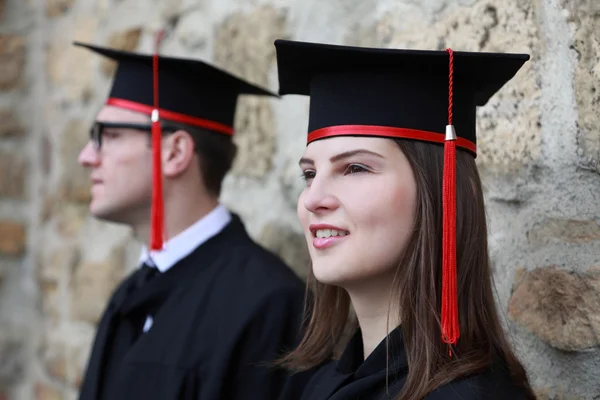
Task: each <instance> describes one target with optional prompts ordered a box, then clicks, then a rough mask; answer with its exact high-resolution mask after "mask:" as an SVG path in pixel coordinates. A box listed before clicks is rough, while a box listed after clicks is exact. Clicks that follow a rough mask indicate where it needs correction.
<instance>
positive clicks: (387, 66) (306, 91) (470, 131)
mask: <svg viewBox="0 0 600 400" xmlns="http://www.w3.org/2000/svg"><path fill="white" fill-rule="evenodd" d="M275 47H276V49H277V64H278V71H279V85H280V89H279V93H280V94H282V95H283V94H300V95H308V96H310V118H309V124H308V131H309V134H313V132H315V131H319V130H321V129H323V128H329V127H334V126H338V127H339V126H348V125H361V126H377V127H390V128H402V129H406V130H416V131H424V132H432V133H438V134H440V135H441V136H440V137H441V139H442V140H441V141H440V142H441V143H443V139H444V133H445V129H444V128H445V126H446V125H447V122H448V80H449V64H448V52H447V51H429V50H400V49H378V48H362V47H350V46H338V45H330V44H319V43H306V42H295V41H288V40H276V41H275ZM453 54H454V73H453V77H454V85H453V107H452V110H453V125H454V126H455V128H456V135H457V136H458V142H457V145H458V146H461V144H462V143H464V140H467V141H469V142H471V143H472V146H469V147H472V148H470V150H471V151H473V152H475V145H476V137H475V110H476V107H477V106H481V105H484V104H485V103H486V102H487V101H488V99H489V98H490V97H491V96H492V95H493V94H494V93H495V92H496V91H498V90H499V89H500V88H501V87H502V86H503V85H504V84H505V83H506V82H507V81H508V80H510V79H511V78H512V77H513V76H514V75H515V74H516V73H517V71H518V70H519V68H521V66H522V65H523V64H524V63H525V62H526V61H527V60H528V59H529V55H527V54H503V53H475V52H459V51H455V52H453ZM329 133H331V131H330V132H329ZM338 133H340V134H341V130H340V129H338ZM415 134H416V135H417V136H418V132H415ZM313 136H317V137H319V136H318V135H313ZM327 136H329V135H327ZM384 136H385V135H384ZM425 136H427V135H425ZM413 139H418V137H415V138H413ZM313 140H314V139H313ZM423 140H427V138H426V137H425V138H424V139H423ZM309 141H311V140H310V138H309Z"/></svg>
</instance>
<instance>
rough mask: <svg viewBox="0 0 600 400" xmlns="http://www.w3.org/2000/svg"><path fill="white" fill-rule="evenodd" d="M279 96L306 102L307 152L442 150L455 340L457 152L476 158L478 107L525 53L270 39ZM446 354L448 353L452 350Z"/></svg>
mask: <svg viewBox="0 0 600 400" xmlns="http://www.w3.org/2000/svg"><path fill="white" fill-rule="evenodd" d="M275 47H276V50H277V65H278V74H279V85H280V90H279V94H282V95H284V94H299V95H307V96H310V111H309V123H308V137H307V145H308V144H310V143H311V142H313V141H316V140H322V139H325V138H329V137H336V136H372V137H385V138H401V139H408V140H419V141H425V142H430V143H434V144H440V145H443V146H444V171H443V172H444V175H443V191H442V193H443V195H442V196H443V198H442V204H443V224H442V231H443V238H442V246H443V248H442V310H441V314H442V315H441V320H442V321H441V325H442V340H443V341H444V342H446V343H448V344H449V345H450V346H452V345H455V344H456V343H457V342H458V338H459V336H460V331H459V321H458V300H457V297H458V296H457V287H456V146H458V147H459V148H460V149H463V150H465V151H468V152H469V153H471V154H472V155H473V156H474V157H476V156H477V140H476V135H475V130H476V129H475V126H476V124H475V122H476V121H475V120H476V107H477V106H482V105H484V104H485V103H486V102H487V101H488V100H489V98H490V97H491V96H493V95H494V93H496V92H497V91H498V90H500V88H501V87H502V86H503V85H504V84H505V83H506V82H507V81H509V80H510V79H511V78H512V77H513V76H514V75H515V74H516V73H517V71H518V70H519V69H520V68H521V66H522V65H523V64H524V63H525V62H526V61H527V60H529V55H527V54H505V53H474V52H458V51H456V52H455V51H452V49H446V50H445V51H429V50H404V49H376V48H364V47H349V46H339V45H330V44H319V43H307V42H296V41H289V40H276V41H275ZM450 348H451V347H450Z"/></svg>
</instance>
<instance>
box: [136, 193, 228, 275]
mask: <svg viewBox="0 0 600 400" xmlns="http://www.w3.org/2000/svg"><path fill="white" fill-rule="evenodd" d="M230 221H231V214H230V212H229V211H228V210H227V208H226V207H225V206H224V205H222V204H219V205H218V206H217V207H215V208H214V209H213V210H212V211H211V212H209V213H208V214H206V215H205V216H204V217H202V218H201V219H199V220H198V221H196V222H195V223H194V224H193V225H191V226H189V227H188V228H187V229H186V230H184V231H183V232H181V233H179V234H178V235H176V236H173V237H172V238H171V239H169V240H167V241H166V242H165V243H164V248H163V249H162V250H152V251H150V252H148V248H147V247H146V246H142V251H141V254H140V260H139V265H142V264H143V263H145V262H147V261H149V262H150V263H151V264H153V265H155V266H156V267H157V268H158V270H159V271H160V272H165V271H167V270H168V269H169V268H171V267H172V266H173V265H175V264H176V263H177V262H178V261H179V260H181V259H182V258H184V257H185V256H187V255H188V254H190V253H191V252H192V251H194V250H195V249H196V248H197V247H198V246H200V245H201V244H202V243H204V242H206V241H207V240H208V239H210V238H211V237H213V236H215V235H216V234H217V233H219V232H221V231H222V230H223V228H225V226H226V225H227V224H228V223H229V222H230Z"/></svg>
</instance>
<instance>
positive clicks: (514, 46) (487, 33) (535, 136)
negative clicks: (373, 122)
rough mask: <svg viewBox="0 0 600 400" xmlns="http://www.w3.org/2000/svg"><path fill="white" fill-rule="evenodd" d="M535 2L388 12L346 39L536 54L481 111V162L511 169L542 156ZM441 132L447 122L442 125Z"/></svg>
mask: <svg viewBox="0 0 600 400" xmlns="http://www.w3.org/2000/svg"><path fill="white" fill-rule="evenodd" d="M535 7H536V4H535V2H522V1H518V0H509V1H504V0H476V1H474V2H473V4H470V5H468V6H460V5H452V6H447V7H445V8H444V7H442V9H443V11H442V12H440V13H439V14H438V15H436V17H435V19H434V20H433V22H432V21H431V15H428V14H425V13H419V12H417V11H414V10H411V12H410V18H407V13H406V12H402V10H396V11H390V12H388V13H386V14H384V15H383V16H382V17H381V18H380V19H379V20H378V21H376V23H375V24H374V25H373V26H366V27H362V28H361V29H356V30H352V31H351V33H350V35H349V36H348V37H347V39H346V41H347V42H348V43H350V44H356V45H362V46H382V47H389V48H407V49H432V50H436V49H437V50H443V49H445V48H447V47H451V48H452V49H453V50H456V51H458V50H462V51H487V52H512V53H528V54H531V60H530V61H529V62H528V63H526V64H525V65H524V67H523V68H522V69H521V70H520V71H519V72H518V74H517V76H516V77H515V78H513V79H512V80H511V81H510V82H508V83H507V84H506V85H505V86H504V87H503V88H502V89H501V90H500V91H499V92H498V93H497V94H496V95H494V96H493V97H492V98H491V99H490V101H489V102H488V103H487V104H486V105H485V106H483V107H480V108H479V110H478V113H477V115H478V123H477V135H478V137H477V147H478V156H477V161H478V164H479V166H480V167H482V168H489V169H491V170H493V171H498V172H502V173H509V172H514V171H521V170H523V167H525V166H531V165H534V164H535V163H536V162H538V161H539V158H540V146H541V122H540V109H539V106H540V104H539V98H540V87H539V85H538V83H537V71H536V62H537V59H538V58H539V55H540V52H541V50H540V47H541V45H540V40H539V34H538V26H537V17H536V11H537V10H536V8H535ZM440 130H441V132H443V131H444V127H443V126H442V127H440Z"/></svg>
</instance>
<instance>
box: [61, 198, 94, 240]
mask: <svg viewBox="0 0 600 400" xmlns="http://www.w3.org/2000/svg"><path fill="white" fill-rule="evenodd" d="M88 215H89V212H88V208H87V206H82V205H78V204H62V205H61V207H60V209H59V210H58V212H57V215H56V223H57V231H58V233H59V234H61V235H62V236H65V237H76V236H77V235H78V234H79V233H80V231H81V228H83V225H84V224H85V222H86V221H87V217H88Z"/></svg>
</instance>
